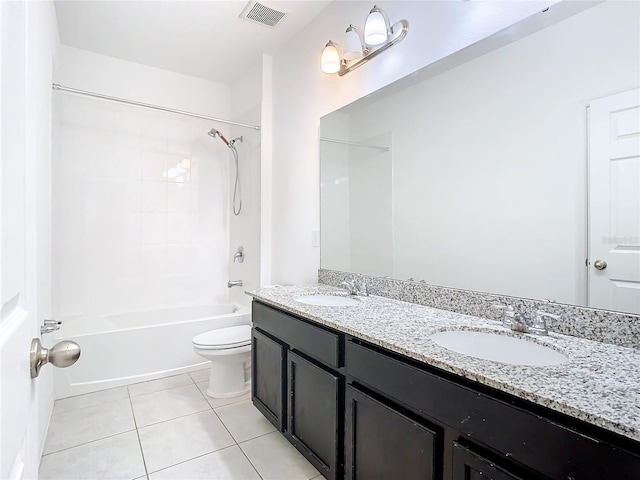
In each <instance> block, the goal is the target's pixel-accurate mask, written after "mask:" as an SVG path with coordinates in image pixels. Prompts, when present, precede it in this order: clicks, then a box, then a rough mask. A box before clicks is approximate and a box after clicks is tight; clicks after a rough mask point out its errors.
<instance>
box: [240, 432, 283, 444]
mask: <svg viewBox="0 0 640 480" xmlns="http://www.w3.org/2000/svg"><path fill="white" fill-rule="evenodd" d="M272 433H279V434H280V435H282V432H281V431H280V430H278V429H277V428H276V429H275V430H272V431H271V432H267V433H261V434H260V435H257V436H255V437H251V438H247V439H246V440H243V441H241V442H240V443H238V446H240V445H242V444H243V443H247V442H250V441H252V440H255V439H256V438H261V437H264V436H266V435H271V434H272Z"/></svg>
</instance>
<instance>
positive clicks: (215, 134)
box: [207, 128, 229, 147]
mask: <svg viewBox="0 0 640 480" xmlns="http://www.w3.org/2000/svg"><path fill="white" fill-rule="evenodd" d="M207 135H209V136H210V137H213V138H216V137H220V139H221V140H222V141H223V142H224V143H225V144H226V145H227V147H228V146H229V140H227V139H226V138H225V136H224V135H222V134H221V133H220V131H218V130H216V129H215V128H212V129H211V130H209V131H208V132H207Z"/></svg>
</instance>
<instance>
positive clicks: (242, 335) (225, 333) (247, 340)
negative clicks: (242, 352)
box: [193, 325, 251, 350]
mask: <svg viewBox="0 0 640 480" xmlns="http://www.w3.org/2000/svg"><path fill="white" fill-rule="evenodd" d="M250 344H251V326H250V325H238V326H235V327H226V328H219V329H216V330H210V331H208V332H204V333H201V334H200V335H196V336H195V337H193V345H194V346H195V347H197V348H200V349H203V350H226V349H230V348H238V347H245V346H247V345H250Z"/></svg>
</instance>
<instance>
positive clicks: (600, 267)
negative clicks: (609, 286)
mask: <svg viewBox="0 0 640 480" xmlns="http://www.w3.org/2000/svg"><path fill="white" fill-rule="evenodd" d="M593 266H594V268H595V269H596V270H604V269H605V268H607V262H605V261H604V260H596V261H595V262H593Z"/></svg>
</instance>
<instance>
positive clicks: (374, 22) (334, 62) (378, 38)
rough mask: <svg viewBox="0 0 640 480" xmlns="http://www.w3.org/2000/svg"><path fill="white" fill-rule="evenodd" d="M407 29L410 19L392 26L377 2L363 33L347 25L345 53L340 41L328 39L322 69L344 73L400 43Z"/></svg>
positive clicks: (321, 61)
mask: <svg viewBox="0 0 640 480" xmlns="http://www.w3.org/2000/svg"><path fill="white" fill-rule="evenodd" d="M408 32H409V22H407V21H406V20H400V21H398V22H396V23H394V24H393V25H391V22H390V21H389V17H388V16H387V14H386V13H385V11H384V10H382V9H381V8H380V7H378V6H377V5H374V6H373V8H372V9H371V11H370V12H369V15H368V16H367V20H366V21H365V25H364V32H362V31H361V30H360V29H359V28H358V27H356V26H354V25H349V26H348V27H347V30H346V31H345V39H344V49H343V50H342V52H340V46H339V45H338V44H337V43H335V42H333V41H332V40H329V42H327V44H326V45H325V47H324V50H323V51H322V58H321V59H320V69H321V70H322V71H323V72H324V73H337V74H338V75H339V76H343V75H345V74H347V73H349V72H350V71H352V70H355V69H356V68H358V67H359V66H360V65H364V64H365V63H367V62H368V61H369V60H371V59H372V58H373V57H375V56H376V55H378V54H380V53H382V52H384V51H385V50H387V49H389V48H391V47H393V46H394V45H396V44H398V43H400V42H401V41H402V40H404V37H406V36H407V33H408Z"/></svg>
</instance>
